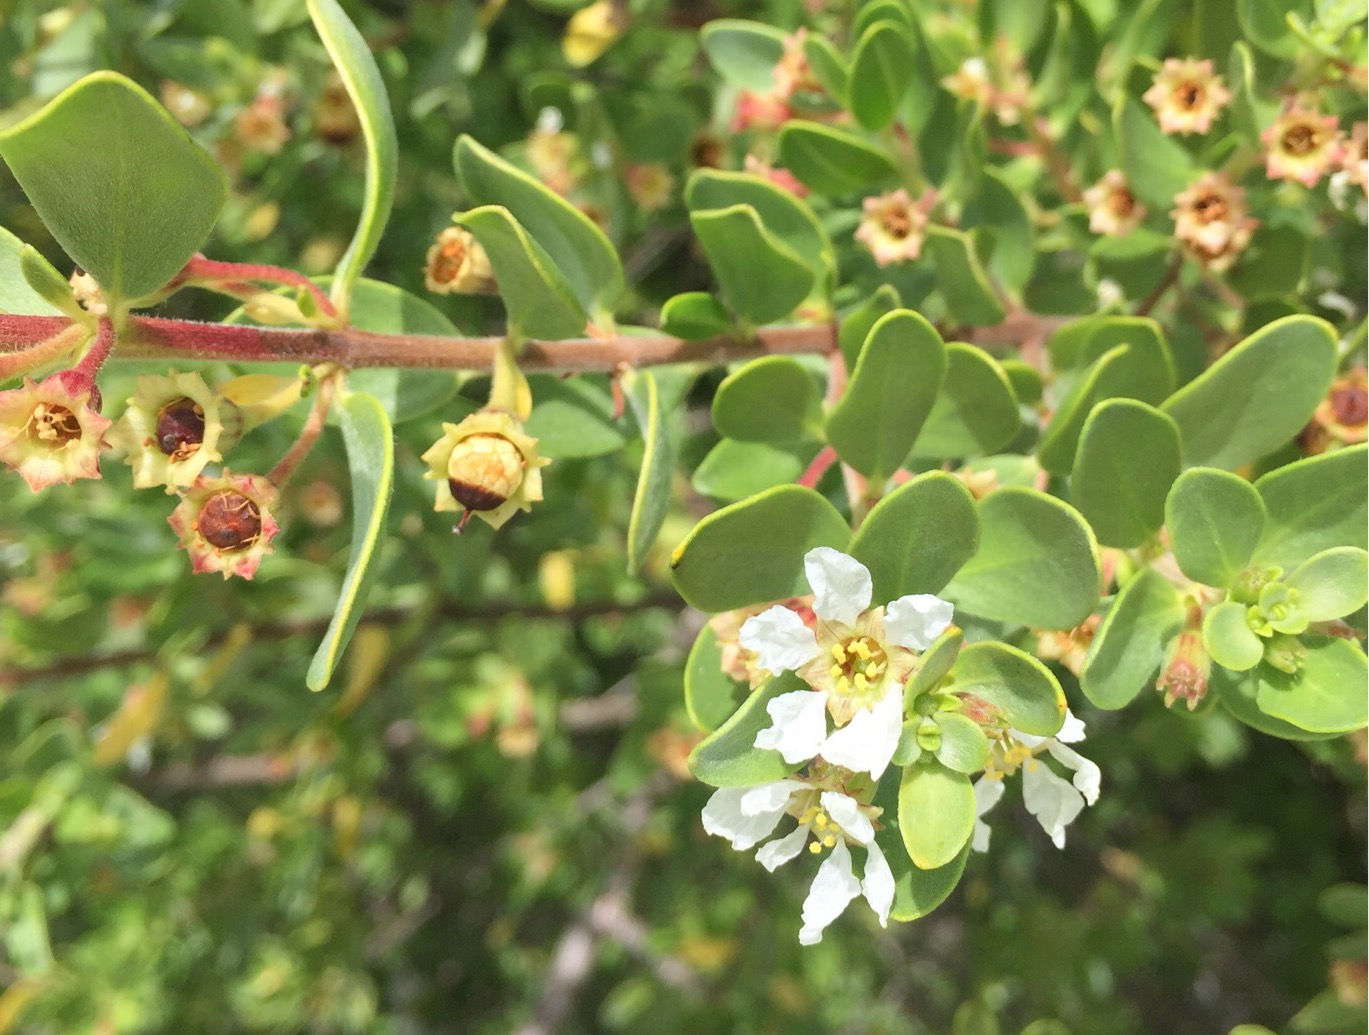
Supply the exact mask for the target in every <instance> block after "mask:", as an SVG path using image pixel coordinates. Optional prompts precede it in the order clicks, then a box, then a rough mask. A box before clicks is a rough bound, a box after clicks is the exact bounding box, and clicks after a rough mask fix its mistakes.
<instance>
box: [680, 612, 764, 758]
mask: <svg viewBox="0 0 1369 1035" xmlns="http://www.w3.org/2000/svg"><path fill="white" fill-rule="evenodd" d="M748 692H749V688H748V687H747V686H746V684H745V683H739V682H737V680H735V679H733V678H732V677H731V676H729V675H728V674H727V673H726V672H724V671H723V653H722V648H720V647H719V646H718V634H717V633H716V632H715V631H714V630H713V625H712V623H710V622H705V623H704V626H703V628H702V629H700V630H699V635H698V636H697V637H695V639H694V646H693V647H691V648H690V650H689V658H688V660H687V661H685V670H684V700H685V711H687V712H688V713H689V718H690V721H691V722H693V723H694V725H695V726H697V727H699V729H701V730H704V731H705V732H708V733H711V732H712V731H713V730H715V729H717V728H718V727H719V726H721V725H722V724H723V723H724V722H726V721H727V720H728V718H729V717H730V716H731V715H732V713H733V712H735V711H736V710H737V708H738V707H739V706H740V705H741V703H742V702H743V701H745V700H746V697H747V694H748Z"/></svg>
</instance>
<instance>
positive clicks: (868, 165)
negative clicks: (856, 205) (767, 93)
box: [780, 119, 898, 196]
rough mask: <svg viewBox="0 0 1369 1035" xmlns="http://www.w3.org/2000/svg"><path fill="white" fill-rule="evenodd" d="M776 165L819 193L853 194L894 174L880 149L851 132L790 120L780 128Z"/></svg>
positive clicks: (896, 171)
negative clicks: (778, 161) (778, 153)
mask: <svg viewBox="0 0 1369 1035" xmlns="http://www.w3.org/2000/svg"><path fill="white" fill-rule="evenodd" d="M780 164H781V165H783V166H784V167H785V168H786V169H788V170H789V171H790V172H792V173H793V174H794V175H795V176H797V177H798V178H799V179H800V180H801V181H802V182H803V183H804V184H805V185H806V186H808V187H811V188H812V189H813V190H815V191H817V192H818V193H819V194H829V195H834V196H840V195H844V194H855V193H856V192H858V191H862V190H864V189H865V188H867V187H870V186H872V185H874V184H876V183H880V182H881V181H884V180H889V179H892V178H893V177H895V176H896V175H898V170H897V169H896V168H895V167H894V163H893V162H891V161H890V160H889V159H888V158H887V157H886V156H885V155H884V153H883V152H881V151H879V150H877V149H876V148H874V147H872V146H871V145H869V144H867V143H866V142H865V141H864V140H862V139H861V138H860V137H858V136H856V135H855V134H854V133H849V132H846V131H845V130H840V129H833V128H832V127H831V126H824V125H821V124H820V123H817V122H805V121H804V120H802V119H791V120H790V121H789V122H786V123H785V124H784V127H783V128H782V129H781V130H780Z"/></svg>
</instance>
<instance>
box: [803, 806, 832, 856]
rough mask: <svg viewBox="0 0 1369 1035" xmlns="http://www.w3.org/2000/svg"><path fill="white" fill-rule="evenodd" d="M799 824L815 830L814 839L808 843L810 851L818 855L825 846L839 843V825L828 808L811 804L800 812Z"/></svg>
mask: <svg viewBox="0 0 1369 1035" xmlns="http://www.w3.org/2000/svg"><path fill="white" fill-rule="evenodd" d="M799 824H800V825H801V826H805V827H807V828H808V829H809V830H811V831H812V832H813V840H812V841H810V842H809V843H808V851H810V852H811V853H812V854H814V855H818V854H820V853H821V852H822V850H823V849H824V848H835V847H836V845H837V825H836V824H835V823H833V822H832V817H831V816H829V815H827V810H826V809H824V808H823V807H822V806H821V805H810V806H808V808H806V809H804V810H803V812H801V813H800V814H799Z"/></svg>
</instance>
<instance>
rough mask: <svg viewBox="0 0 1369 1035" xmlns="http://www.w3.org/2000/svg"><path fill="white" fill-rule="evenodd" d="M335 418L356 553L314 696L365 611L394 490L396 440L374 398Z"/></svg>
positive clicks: (352, 402) (338, 408)
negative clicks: (344, 453)
mask: <svg viewBox="0 0 1369 1035" xmlns="http://www.w3.org/2000/svg"><path fill="white" fill-rule="evenodd" d="M334 412H335V414H336V418H337V422H338V426H339V427H340V428H341V429H342V442H343V445H344V446H346V448H347V466H348V468H349V469H350V471H351V476H352V550H351V556H350V557H349V559H348V561H347V574H346V575H345V576H344V577H343V580H342V589H341V591H340V592H339V593H338V602H337V607H336V608H335V610H334V611H333V618H332V621H331V622H329V623H328V631H327V632H326V633H324V635H323V642H322V643H320V644H319V646H318V650H317V651H316V652H315V653H314V659H313V661H311V662H310V663H309V672H308V675H307V676H306V677H305V682H306V684H307V685H308V687H309V689H310V690H322V689H323V688H324V687H326V686H327V685H328V681H329V680H330V679H331V678H332V675H333V669H334V668H335V667H336V666H337V662H338V658H339V657H341V656H342V651H343V649H344V648H346V646H347V642H348V641H349V640H350V639H351V638H352V633H353V632H354V631H355V630H356V626H357V622H358V621H359V620H360V618H361V612H362V608H364V607H365V606H366V597H367V594H368V593H369V592H370V584H371V577H372V575H373V574H374V569H373V567H372V566H371V562H372V560H374V558H375V552H376V546H377V545H378V544H379V542H380V536H381V533H382V532H383V531H384V530H385V515H386V514H387V513H388V512H389V509H390V493H391V490H392V489H393V488H394V468H395V444H394V435H393V433H392V432H391V430H390V419H389V417H387V416H386V415H385V408H384V407H383V406H381V405H380V402H379V401H378V400H377V399H375V398H374V397H373V396H370V395H364V394H361V393H353V394H351V395H348V396H346V397H344V398H343V399H342V400H341V402H339V403H337V404H336V405H335V407H334Z"/></svg>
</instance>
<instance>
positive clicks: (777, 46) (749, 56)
mask: <svg viewBox="0 0 1369 1035" xmlns="http://www.w3.org/2000/svg"><path fill="white" fill-rule="evenodd" d="M784 39H785V34H784V32H783V31H782V30H780V29H776V28H773V27H772V26H769V25H762V24H761V23H760V22H749V21H742V20H740V19H734V18H720V19H718V20H717V21H711V22H709V23H708V24H707V25H705V26H704V27H703V28H702V29H700V30H699V45H700V46H701V47H703V51H704V53H705V54H707V55H708V61H709V63H710V64H711V65H712V66H713V69H714V71H716V72H717V73H718V74H719V75H720V76H722V77H723V78H724V79H726V80H727V81H728V82H730V83H734V84H735V85H737V86H740V87H741V88H742V89H744V90H755V91H758V92H764V91H767V90H771V89H773V88H774V86H775V65H776V64H778V63H779V60H780V58H781V57H782V56H783V54H784Z"/></svg>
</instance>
